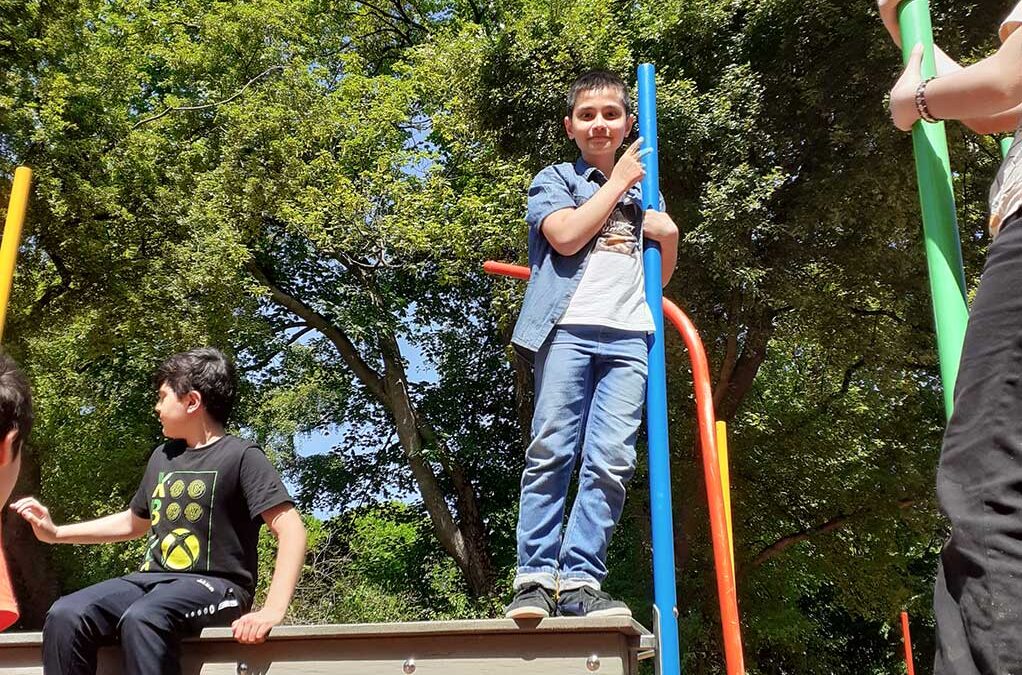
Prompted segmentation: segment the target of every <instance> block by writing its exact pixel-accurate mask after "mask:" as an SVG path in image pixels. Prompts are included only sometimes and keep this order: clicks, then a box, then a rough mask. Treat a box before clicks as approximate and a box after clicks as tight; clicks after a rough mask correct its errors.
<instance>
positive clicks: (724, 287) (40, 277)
mask: <svg viewBox="0 0 1022 675" xmlns="http://www.w3.org/2000/svg"><path fill="white" fill-rule="evenodd" d="M0 7H2V10H3V11H0V63H2V64H3V66H2V68H0V168H2V171H3V173H4V174H5V175H9V174H12V173H13V167H14V166H16V165H19V164H26V165H30V166H32V167H33V169H34V171H35V176H36V182H35V186H34V192H33V200H32V203H31V207H30V216H29V225H28V230H27V233H26V238H25V241H24V245H23V249H22V252H21V257H20V260H19V268H18V276H17V278H16V283H15V295H14V298H13V301H12V309H11V314H10V318H9V321H10V324H9V326H8V329H7V332H6V333H5V334H6V335H7V336H9V338H8V340H9V342H8V344H7V345H6V348H7V349H9V350H10V351H11V352H12V353H13V354H14V355H15V356H16V357H17V358H18V359H19V360H20V361H21V362H22V363H24V364H25V366H26V368H27V370H28V371H29V373H30V375H31V378H32V381H33V386H34V388H35V392H36V397H37V407H38V418H39V423H38V426H37V431H36V433H35V435H34V438H33V441H32V448H31V453H30V455H29V457H30V459H31V461H29V462H28V463H27V464H26V467H25V469H24V472H23V481H22V482H23V485H22V487H21V490H22V491H24V492H33V493H38V494H39V495H40V496H41V497H42V499H43V500H44V501H46V502H47V503H49V504H50V506H51V508H52V510H53V512H54V514H55V517H57V518H58V519H61V520H78V519H83V518H88V517H91V516H93V515H97V514H102V513H108V512H110V511H112V510H117V509H120V508H122V505H124V504H126V503H127V499H128V498H129V497H130V495H131V494H132V492H133V491H134V489H135V487H136V485H137V481H138V478H139V476H140V474H141V470H142V467H143V466H144V463H145V460H146V458H147V455H148V452H149V450H150V449H151V448H152V447H153V445H155V444H156V443H157V442H158V441H159V428H158V426H157V424H156V420H155V416H154V415H153V414H152V405H153V402H154V396H153V392H152V391H151V387H150V381H149V376H150V373H151V372H152V370H153V369H154V368H155V366H156V365H157V364H158V362H159V361H160V360H161V359H162V358H163V357H165V356H166V355H168V354H170V353H171V352H173V351H177V350H180V349H186V348H190V347H193V346H196V345H199V344H211V345H215V346H219V347H222V348H224V349H226V350H228V351H229V352H230V353H232V354H233V355H234V357H235V358H236V359H237V361H238V363H239V366H240V368H241V372H242V376H243V380H244V382H243V384H244V400H243V404H242V407H241V411H240V413H239V416H238V419H237V421H236V427H237V429H238V430H240V432H241V433H244V434H248V435H251V436H253V437H255V438H257V439H258V440H259V441H260V442H261V443H262V444H263V445H264V447H265V448H266V449H267V451H268V453H269V454H270V455H271V457H272V458H273V459H274V460H275V461H276V462H277V463H278V465H279V466H281V467H282V469H283V470H284V471H285V473H286V475H287V477H288V480H289V483H290V484H291V485H292V486H294V489H295V494H296V497H297V499H298V500H299V502H300V504H301V506H302V507H304V508H305V509H307V510H309V511H310V512H311V510H313V509H324V510H327V511H329V512H330V513H333V514H336V515H335V516H334V517H332V518H330V519H328V520H325V521H322V522H321V521H320V520H319V519H315V518H312V517H311V516H310V517H309V523H310V527H311V528H312V531H313V533H314V537H313V539H312V543H313V546H312V550H311V552H310V557H309V565H308V570H307V573H306V575H305V577H304V580H303V585H302V588H301V589H300V591H299V596H298V598H297V600H296V603H295V605H294V608H293V610H292V613H293V617H292V618H294V619H295V620H309V621H327V620H330V621H340V620H384V619H402V618H430V617H437V618H442V617H457V616H480V615H490V614H493V613H495V612H498V611H499V609H500V604H501V601H502V600H503V599H505V598H506V596H507V594H508V592H509V581H510V575H511V573H512V569H513V565H514V524H515V518H516V509H517V495H518V480H519V476H520V472H521V467H522V456H523V447H524V437H525V429H526V428H527V423H528V420H529V417H530V414H531V409H530V406H531V399H530V396H531V383H530V380H529V378H530V375H529V373H528V370H527V369H526V368H525V367H523V365H522V364H521V363H520V362H517V361H515V359H514V358H513V356H512V353H511V351H510V350H509V348H508V339H509V334H510V326H511V325H512V323H513V321H514V317H515V314H516V311H517V306H518V302H519V300H520V297H521V292H522V288H521V286H520V285H519V284H518V283H517V282H511V281H507V280H494V279H489V278H486V277H485V276H484V275H483V274H482V271H481V263H482V261H484V260H486V259H489V258H496V259H504V260H509V261H517V262H521V261H523V260H524V257H525V246H526V228H525V223H524V220H523V218H522V216H523V212H524V203H525V190H526V188H527V186H528V184H529V181H530V180H531V178H532V176H533V175H534V174H535V173H536V172H537V171H538V170H539V169H540V168H541V167H542V166H543V165H545V164H549V163H552V162H556V161H564V160H570V159H572V158H573V157H574V155H575V148H574V146H573V145H571V143H570V141H569V140H568V139H567V138H566V137H565V136H564V133H563V130H562V127H561V118H562V117H563V115H564V94H565V92H566V90H567V87H568V85H569V84H570V82H571V81H572V80H573V79H574V78H575V77H576V76H577V75H578V74H580V73H581V72H582V71H584V70H586V69H589V68H595V67H599V68H606V69H611V70H615V71H618V72H620V73H621V74H622V75H624V76H625V77H626V79H629V80H634V72H635V67H636V65H637V64H638V63H640V62H651V63H654V64H655V65H656V68H657V73H658V80H657V85H658V92H657V95H658V118H659V129H660V131H659V133H660V138H659V143H660V151H661V156H660V174H661V182H662V191H663V192H664V194H665V197H666V201H667V205H668V211H669V213H670V214H671V215H672V216H673V217H674V219H675V221H676V222H677V223H678V225H679V228H680V230H681V232H682V242H681V250H680V259H679V266H678V271H677V272H676V274H675V277H674V279H673V281H672V283H671V284H670V286H669V287H668V288H667V289H666V294H667V295H668V296H670V297H672V298H674V299H675V300H676V301H677V302H678V303H679V304H680V305H681V306H682V307H683V308H684V309H685V310H686V311H687V312H688V313H689V314H690V315H691V316H692V318H693V319H694V321H695V323H696V325H697V326H698V327H699V328H700V330H701V332H702V336H703V339H704V342H705V343H706V345H707V348H708V350H709V351H710V359H711V364H712V367H713V369H714V373H715V382H714V386H715V391H714V399H715V403H716V406H717V411H718V415H719V416H720V418H722V419H726V420H727V421H728V422H729V424H730V434H731V448H732V458H733V466H732V472H731V473H732V482H733V491H732V494H733V496H734V500H735V503H734V514H735V515H734V523H735V541H736V551H737V565H738V576H739V593H740V606H741V610H742V615H743V621H744V631H745V640H746V651H747V660H748V662H749V663H750V673H778V674H780V673H803V672H804V673H823V672H848V669H849V665H848V664H854V666H852V669H853V670H854V672H857V673H893V672H900V671H899V670H898V668H899V667H900V666H899V665H898V657H897V652H896V649H895V647H896V644H897V635H896V634H895V632H894V631H893V628H892V627H893V626H894V622H895V619H896V616H897V611H898V610H900V609H902V608H908V609H909V610H910V611H911V612H912V614H913V617H915V618H916V619H917V620H918V621H919V622H920V625H919V626H918V629H917V635H916V641H917V643H918V644H919V645H920V652H921V653H925V650H926V649H927V640H928V639H929V638H928V634H927V630H926V624H927V622H928V621H930V619H929V588H930V587H931V584H932V579H933V574H934V568H935V557H936V554H937V552H938V550H939V546H940V543H941V541H942V539H943V537H944V534H945V525H944V524H943V522H942V521H941V520H940V519H939V517H938V514H937V513H936V507H935V503H934V497H933V487H932V486H933V483H934V469H935V465H936V458H937V453H938V450H939V445H940V436H941V431H942V428H943V422H944V420H943V411H942V407H941V397H940V392H939V377H938V373H937V367H936V356H935V350H934V338H933V330H932V319H931V311H930V308H929V297H928V290H927V283H926V278H925V264H924V260H923V251H922V247H921V244H920V234H919V231H920V227H919V214H918V206H917V198H916V188H915V179H914V173H913V167H912V163H911V151H910V144H909V140H908V137H907V136H904V135H901V134H900V133H898V132H897V131H896V130H895V129H894V128H893V126H892V125H891V124H890V122H889V120H888V118H887V114H886V109H885V106H884V96H885V93H886V91H887V89H888V88H889V86H890V84H891V83H892V82H893V79H894V77H895V74H896V73H897V70H898V64H899V59H898V55H897V52H896V50H895V49H894V48H893V46H892V45H890V44H889V41H888V40H887V36H886V34H885V33H884V32H883V30H882V28H881V26H880V22H879V19H878V17H877V16H876V15H875V11H874V9H873V5H872V3H869V2H841V1H839V0H824V1H823V2H818V3H804V2H795V1H793V0H738V1H736V2H731V3H720V2H710V1H707V0H658V1H656V2H652V1H649V0H631V1H628V2H611V3H592V2H582V1H581V0H572V1H569V2H546V1H540V0H372V1H368V0H237V1H235V2H213V3H208V2H195V1H194V0H185V1H184V2H180V1H179V2H164V1H162V0H150V1H147V2H140V1H138V0H129V1H128V2H123V3H109V2H103V1H101V0H56V1H55V2H50V3H39V2H35V1H34V0H0ZM1007 9H1008V8H1007V6H1003V7H1002V6H999V5H997V4H995V5H994V6H986V5H980V4H969V3H966V4H955V5H947V6H945V5H942V4H939V3H937V4H936V5H935V7H934V23H935V25H937V26H938V27H940V31H939V32H938V42H940V43H941V44H942V45H943V46H944V47H945V50H946V51H948V52H949V53H950V54H951V55H952V56H955V57H958V58H962V59H964V60H971V59H975V58H978V57H979V56H982V55H983V54H984V53H986V51H988V50H989V49H990V48H991V47H992V45H993V36H994V28H995V27H996V23H997V20H998V18H999V14H1000V13H1001V12H1003V11H1006V10H1007ZM949 135H950V141H951V146H952V163H953V166H954V169H955V176H954V177H955V187H956V193H957V194H956V196H957V198H958V209H959V225H960V227H961V231H962V236H963V249H964V253H965V259H966V272H967V278H968V279H969V283H970V286H974V285H975V282H976V280H977V276H978V273H979V270H980V267H981V265H982V258H983V255H984V252H985V246H986V243H987V240H986V237H985V233H984V232H983V228H984V224H985V209H986V206H985V194H986V186H987V185H988V184H989V182H990V180H991V178H992V175H993V172H994V170H995V169H996V165H997V160H998V154H997V150H996V147H995V144H994V141H993V140H991V139H978V138H973V137H969V136H967V135H966V133H965V132H963V131H962V130H961V129H960V128H958V127H954V126H950V127H949ZM5 185H6V184H5ZM6 197H7V193H6V187H3V188H0V199H3V200H4V201H5V202H6ZM413 355H416V356H415V359H419V358H421V359H422V360H423V361H424V362H425V363H426V365H427V368H428V370H429V372H430V376H428V377H422V376H421V374H416V372H414V369H413V363H412V360H413ZM668 368H669V371H670V378H669V381H670V392H669V395H670V405H671V408H670V411H671V430H672V431H671V434H672V435H671V448H672V462H673V468H672V471H673V473H672V479H673V482H674V484H675V498H674V504H675V510H676V518H675V527H676V531H677V538H678V541H677V545H676V549H677V551H678V570H679V584H680V586H681V588H682V589H683V591H684V592H683V593H681V594H680V597H682V598H684V601H683V605H682V607H680V608H679V609H680V611H681V626H682V631H683V636H682V640H683V642H682V645H683V653H684V655H685V660H686V667H687V668H688V670H689V671H690V672H697V673H698V672H706V673H710V672H718V671H719V668H720V659H721V657H720V639H719V629H718V625H719V622H718V620H717V617H716V610H715V602H716V601H715V597H714V594H715V586H714V584H713V580H712V561H711V559H710V555H711V554H710V549H709V546H708V528H707V525H706V523H707V518H706V508H705V499H704V497H703V496H702V495H703V489H702V485H701V470H700V468H699V459H698V456H697V452H698V449H697V446H696V443H695V439H694V438H693V433H694V426H693V423H692V417H693V415H692V404H691V394H690V392H691V382H690V379H689V375H688V366H687V356H686V355H685V353H684V351H683V345H682V344H681V342H680V340H677V339H676V338H674V337H672V338H670V340H669V342H668ZM309 433H316V434H329V437H330V438H333V439H334V447H333V449H332V450H331V451H330V452H328V453H325V454H320V455H312V456H303V455H301V454H300V453H298V452H297V451H296V445H295V439H296V436H300V435H302V434H309ZM640 454H641V453H640ZM645 479H646V477H645V475H644V468H643V467H640V471H639V473H638V475H637V476H636V478H635V479H634V481H633V482H632V484H631V488H630V496H629V501H628V503H627V505H626V513H625V516H624V521H623V524H622V526H621V527H620V528H619V531H618V534H617V536H616V538H615V540H614V544H613V549H612V553H611V574H610V577H609V579H608V588H609V589H610V590H611V591H612V592H614V593H616V594H618V595H620V596H621V597H623V598H624V599H626V600H627V601H629V603H630V604H631V605H632V607H633V608H634V610H635V612H636V616H637V617H638V618H640V620H642V621H644V622H648V617H649V615H650V605H651V583H650V570H649V565H650V563H649V549H650V541H649V532H648V524H647V523H648V492H647V490H646V484H645ZM14 525H15V523H13V522H9V523H8V527H6V528H5V530H8V531H9V532H8V535H9V537H10V540H9V541H8V548H9V550H12V551H13V552H14V553H13V558H14V561H13V567H14V568H15V572H16V573H18V569H21V570H22V572H21V576H20V577H19V583H20V584H21V589H22V591H23V593H22V595H23V597H29V598H31V599H30V600H29V601H28V602H27V603H26V612H25V618H24V622H25V625H26V626H38V625H39V622H40V621H41V616H42V613H44V612H45V609H46V607H47V606H48V604H49V602H50V601H51V600H52V599H53V598H54V597H55V594H56V593H57V592H58V591H68V590H73V589H75V588H78V587H80V586H82V585H84V584H86V583H89V582H92V581H96V580H98V579H100V578H102V577H104V576H109V575H112V574H116V573H121V572H123V571H124V570H126V569H130V568H132V567H134V565H135V564H136V562H135V561H136V559H137V558H136V554H137V551H136V550H135V549H134V548H132V547H131V546H124V547H93V548H90V549H88V551H89V554H88V555H87V556H86V555H81V552H75V551H73V550H52V551H51V550H44V549H42V548H41V547H40V546H38V545H35V544H33V543H32V541H31V536H30V535H29V534H27V533H26V532H25V531H24V529H23V528H20V529H19V528H17V527H15V526H14ZM266 546H267V552H268V551H269V550H270V548H269V547H270V546H271V544H270V543H269V542H267V543H266ZM270 560H271V558H270V557H269V556H268V555H264V556H263V562H264V563H267V561H270ZM19 561H20V565H19ZM29 561H31V565H32V567H31V569H32V573H31V574H25V572H24V571H25V570H28V569H30V568H29V567H28V565H29ZM39 561H43V562H39ZM264 576H265V575H264ZM927 660H928V656H927V657H925V658H923V657H920V661H921V663H920V664H919V665H920V666H921V668H920V671H921V672H924V671H925V668H926V666H925V665H924V662H925V661H927Z"/></svg>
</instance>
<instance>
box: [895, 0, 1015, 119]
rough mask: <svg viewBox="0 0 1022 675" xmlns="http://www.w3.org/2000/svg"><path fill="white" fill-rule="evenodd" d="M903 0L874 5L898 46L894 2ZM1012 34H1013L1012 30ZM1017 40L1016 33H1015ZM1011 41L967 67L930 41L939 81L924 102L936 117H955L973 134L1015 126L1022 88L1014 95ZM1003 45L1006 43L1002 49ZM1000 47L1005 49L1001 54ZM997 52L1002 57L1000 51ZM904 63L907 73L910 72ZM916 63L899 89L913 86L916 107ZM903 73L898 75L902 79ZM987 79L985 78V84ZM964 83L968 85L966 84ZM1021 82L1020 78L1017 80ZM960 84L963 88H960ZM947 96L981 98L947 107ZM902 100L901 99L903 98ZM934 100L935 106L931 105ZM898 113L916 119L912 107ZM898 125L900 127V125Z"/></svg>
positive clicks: (913, 101) (899, 34)
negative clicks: (961, 105)
mask: <svg viewBox="0 0 1022 675" xmlns="http://www.w3.org/2000/svg"><path fill="white" fill-rule="evenodd" d="M900 3H901V0H877V8H878V9H879V10H880V18H881V19H882V20H883V22H884V28H886V29H887V32H888V33H889V34H890V36H891V40H893V42H894V44H896V45H898V46H900V45H901V32H900V29H899V27H898V21H897V7H898V5H899V4H900ZM1012 35H1013V36H1014V34H1012ZM1015 39H1016V40H1018V38H1017V37H1016V38H1015ZM1011 41H1012V36H1009V38H1008V40H1006V41H1005V44H1004V45H1003V46H1002V48H1001V49H998V50H997V52H996V53H995V54H994V55H993V56H990V57H988V58H985V59H983V60H982V61H979V62H978V63H975V64H974V65H970V66H969V68H968V69H964V68H962V66H961V65H959V64H958V63H957V62H956V61H955V59H953V58H951V57H950V56H948V55H947V54H945V53H944V52H943V51H942V50H941V49H940V48H939V47H937V46H936V45H934V46H933V53H934V58H935V60H936V66H937V75H938V76H939V78H940V80H939V82H940V83H941V84H940V85H937V82H938V81H937V80H934V81H933V82H931V83H930V84H929V85H927V87H926V102H927V106H928V108H929V110H930V114H931V115H933V116H934V117H936V118H937V119H940V120H959V121H960V122H962V124H964V125H965V126H966V127H968V128H969V129H971V130H972V131H974V132H976V133H977V134H996V133H1006V132H1011V131H1015V129H1016V128H1018V125H1019V121H1020V119H1022V92H1020V93H1019V94H1018V95H1016V94H1015V93H1014V92H1013V91H1012V90H1013V89H1014V87H1015V86H1018V85H1013V84H1012V82H1011V81H1012V80H1013V79H1015V80H1018V79H1019V77H1018V75H1019V74H1018V70H1019V69H1018V66H1017V63H1018V62H1019V61H1018V60H1012V59H1017V58H1018V55H1019V54H1018V53H1017V52H1016V51H1015V50H1014V49H1015V48H1014V47H1011V48H1010V47H1009V42H1011ZM1006 48H1008V49H1007V50H1006ZM1002 52H1004V53H1002ZM998 55H1000V56H998ZM991 59H995V60H994V62H993V63H986V61H989V60H991ZM984 63H986V65H984V66H983V68H981V69H977V66H979V65H981V64H984ZM908 70H909V69H908V68H907V72H908ZM918 70H919V68H918V65H916V68H915V73H914V74H913V75H912V76H910V78H909V82H907V83H905V86H904V88H903V90H902V91H899V93H900V94H901V95H902V96H904V95H905V94H907V93H908V92H907V90H908V88H909V87H910V86H911V87H913V90H912V104H913V107H915V95H916V91H915V88H914V87H915V86H918V84H919V78H918V77H915V76H917V75H918ZM903 79H904V76H902V80H903ZM984 81H985V83H984ZM966 83H968V84H966ZM898 84H899V85H901V84H902V81H901V80H899V81H898ZM1019 85H1022V83H1019ZM963 88H964V89H963ZM935 89H936V90H940V93H935ZM948 92H951V93H950V94H949V95H950V96H953V97H963V98H965V97H967V98H973V97H976V96H978V97H979V99H980V100H974V101H966V100H963V101H962V102H973V103H978V105H973V106H971V107H969V108H963V107H956V106H954V105H953V106H951V107H949V108H945V107H944V104H945V103H946V102H947V101H946V100H945V96H947V95H948ZM891 95H892V96H893V95H894V91H893V90H892V91H891ZM893 102H894V101H893V99H892V101H891V103H892V107H891V114H892V117H894V115H895V111H894V107H893ZM901 102H902V103H903V104H907V103H905V101H901ZM934 103H936V107H935V105H934ZM900 114H901V116H902V117H905V118H909V117H911V118H912V122H915V121H916V119H918V115H917V116H915V117H912V110H908V109H907V108H905V109H902V110H901V111H900ZM912 122H909V123H908V124H909V127H911V126H912ZM895 124H898V120H897V119H895ZM898 127H899V128H903V127H901V125H900V124H898Z"/></svg>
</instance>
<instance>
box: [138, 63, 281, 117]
mask: <svg viewBox="0 0 1022 675" xmlns="http://www.w3.org/2000/svg"><path fill="white" fill-rule="evenodd" d="M275 70H284V66H280V65H278V66H270V67H269V68H267V69H266V70H264V71H263V72H261V73H259V74H258V75H256V76H255V77H253V78H252V79H251V80H249V81H248V82H246V83H245V86H243V87H242V88H241V89H239V90H238V91H236V92H234V94H232V95H231V96H228V97H227V98H225V99H224V100H222V101H217V102H216V103H205V104H203V105H185V106H176V107H174V106H168V107H167V108H166V109H165V110H164V111H163V112H161V113H157V114H155V115H153V116H152V117H147V118H145V119H144V120H140V121H138V122H136V123H135V124H134V126H132V127H131V130H132V131H134V130H135V129H138V128H139V127H140V126H142V125H143V124H148V123H149V122H155V121H156V120H158V119H160V118H161V117H163V116H164V115H167V114H169V113H172V112H188V111H193V110H206V109H207V108H216V107H218V106H222V105H225V104H227V103H230V102H231V101H233V100H234V99H236V98H238V97H239V96H241V95H242V94H244V93H245V90H246V89H248V88H249V87H250V86H252V85H253V84H254V83H255V82H256V81H257V80H261V79H262V78H264V77H266V76H267V75H269V74H270V73H272V72H273V71H275Z"/></svg>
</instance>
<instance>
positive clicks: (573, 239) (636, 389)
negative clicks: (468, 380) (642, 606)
mask: <svg viewBox="0 0 1022 675" xmlns="http://www.w3.org/2000/svg"><path fill="white" fill-rule="evenodd" d="M634 123H635V117H634V116H633V115H632V114H631V111H630V104H629V96H628V89H627V87H626V86H625V83H624V82H623V81H622V80H621V78H619V77H617V76H616V75H613V74H611V73H606V72H602V71H594V72H590V73H587V74H585V75H583V76H582V77H580V78H579V79H578V80H576V81H575V83H574V84H573V85H572V86H571V89H570V90H569V92H568V115H567V117H565V118H564V128H565V131H566V132H567V134H568V137H569V138H571V139H572V140H573V141H575V144H576V145H578V148H579V150H580V151H581V155H582V156H581V157H580V158H579V159H578V160H576V161H575V162H574V163H573V164H572V163H564V164H555V165H552V166H548V167H546V168H545V169H543V170H542V171H540V172H539V174H538V175H537V176H536V178H535V179H534V180H533V182H532V186H531V187H530V188H529V200H528V215H527V217H526V219H527V221H528V224H529V265H530V267H531V268H532V276H531V279H530V281H529V287H528V289H527V290H526V292H525V300H524V302H523V304H522V311H521V315H520V316H519V318H518V323H517V325H516V326H515V331H514V335H513V337H512V341H513V343H514V344H515V345H516V347H518V348H519V349H520V350H523V351H524V352H526V354H528V355H530V356H534V357H535V368H536V401H535V413H534V416H533V419H532V442H531V443H530V444H529V448H528V450H527V451H526V460H525V471H524V473H523V474H522V495H521V503H520V511H519V519H518V570H517V575H516V576H515V580H514V588H515V597H514V600H513V601H512V602H511V604H510V605H509V606H508V608H507V612H506V615H507V616H508V617H510V618H516V619H520V618H542V617H546V616H550V615H552V614H554V613H560V614H562V615H571V616H586V615H588V616H614V615H623V616H630V615H631V611H630V610H629V609H628V607H627V606H626V605H625V604H624V603H623V602H619V601H617V600H614V599H613V598H611V597H610V596H609V595H608V594H607V593H605V592H603V591H602V590H601V588H600V585H601V583H602V581H603V579H604V578H605V577H606V575H607V565H606V559H607V547H608V545H609V543H610V538H611V534H612V533H613V531H614V528H615V526H616V525H617V522H618V519H619V518H620V517H621V510H622V508H623V506H624V500H625V484H626V483H627V481H628V479H629V478H631V476H632V473H633V472H634V470H635V441H636V435H637V434H638V430H639V425H640V423H641V421H642V406H643V402H644V400H645V391H646V354H647V337H648V335H649V333H651V332H653V330H654V327H653V318H652V315H651V314H650V311H649V307H648V306H647V305H646V299H645V294H644V292H643V270H642V240H643V237H646V238H649V239H652V240H654V241H657V242H659V243H660V246H661V249H662V255H663V278H662V280H661V281H662V283H663V284H666V283H667V282H668V280H669V279H670V278H671V274H672V272H673V271H674V265H675V263H676V261H677V253H678V228H677V226H675V224H674V222H673V221H672V220H671V219H670V217H669V216H667V214H666V213H664V212H663V202H662V200H661V204H660V206H661V209H660V211H654V210H650V211H646V212H645V213H643V211H642V208H641V203H642V194H641V190H640V187H639V182H640V181H641V180H642V177H643V175H644V173H645V172H644V170H643V167H642V162H641V160H642V156H643V155H644V154H645V152H643V151H641V147H642V139H641V138H640V139H639V140H637V141H636V142H635V143H633V144H632V145H631V146H629V148H628V149H627V150H626V151H625V152H624V153H623V154H622V156H621V158H620V159H617V160H615V157H616V153H617V150H618V149H619V148H620V147H621V145H622V144H623V142H624V139H625V137H626V136H627V135H628V133H629V132H630V131H631V129H632V126H633V125H634ZM579 457H581V468H580V470H579V483H578V494H577V496H576V498H575V503H574V505H573V506H572V510H571V515H570V517H569V518H568V524H567V527H566V529H565V530H564V532H563V534H562V531H561V530H562V528H561V525H562V521H563V519H564V510H565V501H566V498H567V492H568V486H569V484H570V482H571V478H572V475H573V473H574V468H575V463H576V461H577V460H578V458H579ZM555 596H556V598H557V601H556V602H555Z"/></svg>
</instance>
